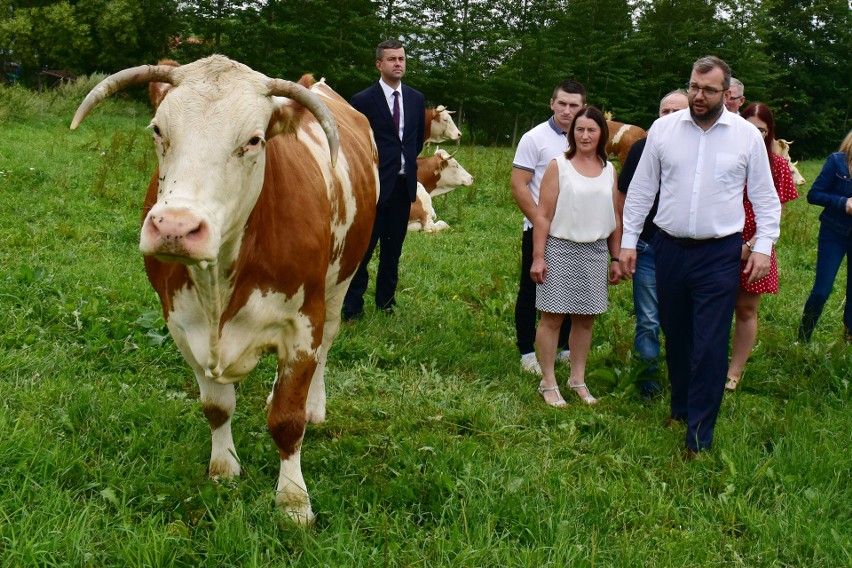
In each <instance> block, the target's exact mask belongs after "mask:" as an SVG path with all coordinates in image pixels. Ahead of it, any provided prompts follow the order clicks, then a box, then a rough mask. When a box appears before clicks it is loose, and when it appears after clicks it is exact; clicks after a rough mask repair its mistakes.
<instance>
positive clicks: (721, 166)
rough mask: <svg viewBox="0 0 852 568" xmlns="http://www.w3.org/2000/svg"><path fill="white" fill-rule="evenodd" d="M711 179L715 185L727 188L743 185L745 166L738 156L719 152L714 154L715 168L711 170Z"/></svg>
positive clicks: (741, 158)
mask: <svg viewBox="0 0 852 568" xmlns="http://www.w3.org/2000/svg"><path fill="white" fill-rule="evenodd" d="M713 179H714V180H715V181H716V183H719V184H722V185H725V186H729V185H733V184H738V185H745V179H746V164H745V160H744V159H743V157H742V156H740V155H739V154H729V153H726V152H719V153H718V154H716V166H715V168H714V169H713Z"/></svg>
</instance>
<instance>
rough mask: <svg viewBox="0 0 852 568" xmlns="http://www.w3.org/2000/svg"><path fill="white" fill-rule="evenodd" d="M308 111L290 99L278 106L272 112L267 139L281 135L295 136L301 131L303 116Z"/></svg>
mask: <svg viewBox="0 0 852 568" xmlns="http://www.w3.org/2000/svg"><path fill="white" fill-rule="evenodd" d="M306 111H307V109H306V108H305V107H303V106H302V105H300V104H298V103H297V102H295V101H293V100H289V99H288V100H286V102H284V103H282V104H277V105H276V106H275V109H274V110H273V111H272V116H270V117H269V124H268V125H267V127H266V139H267V140H269V139H270V138H272V137H273V136H277V135H279V134H295V133H296V131H297V130H299V124H300V123H301V120H302V115H303V114H304V113H305V112H306Z"/></svg>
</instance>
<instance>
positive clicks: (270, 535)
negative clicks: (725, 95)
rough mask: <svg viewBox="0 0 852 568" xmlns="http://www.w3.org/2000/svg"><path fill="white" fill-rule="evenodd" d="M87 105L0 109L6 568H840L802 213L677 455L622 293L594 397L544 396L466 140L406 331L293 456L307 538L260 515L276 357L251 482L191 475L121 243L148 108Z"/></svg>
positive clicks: (0, 455) (846, 475)
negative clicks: (717, 404) (731, 386)
mask: <svg viewBox="0 0 852 568" xmlns="http://www.w3.org/2000/svg"><path fill="white" fill-rule="evenodd" d="M84 91H85V89H81V90H80V91H79V92H74V93H70V94H66V93H59V94H56V93H49V94H45V95H41V96H33V95H32V94H30V93H26V92H23V91H19V90H17V89H11V90H10V89H4V90H0V122H1V123H2V124H0V127H2V133H3V134H2V136H0V172H2V173H0V198H2V201H0V203H2V204H3V207H2V208H0V385H1V386H2V389H3V391H2V392H3V396H2V397H0V559H2V562H0V564H2V565H4V566H199V565H201V566H282V565H288V564H290V565H296V566H316V565H323V566H379V565H381V566H412V565H415V566H418V565H419V566H625V567H627V566H630V567H633V566H716V565H727V566H824V567H836V566H849V565H850V564H852V515H851V514H850V507H849V505H850V503H852V491H850V484H849V479H850V463H852V461H851V460H850V459H849V453H848V448H849V447H850V442H852V440H850V437H852V418H850V416H852V414H850V411H849V403H850V393H849V376H850V374H849V369H850V368H852V348H850V347H849V346H848V345H847V344H846V343H845V342H843V340H842V326H841V324H840V312H841V310H842V300H843V298H842V290H843V289H844V282H845V276H844V272H843V271H841V275H840V276H839V277H838V281H837V283H836V288H837V290H838V291H837V292H836V293H835V296H834V297H832V299H831V300H830V301H829V304H828V306H827V308H826V312H825V314H824V316H823V320H822V321H821V322H820V326H819V327H818V329H817V332H816V334H815V336H814V342H813V343H812V344H810V345H807V346H803V345H795V344H794V341H795V327H796V325H797V323H798V318H799V315H800V313H801V312H800V311H801V306H802V304H803V302H804V300H805V298H806V296H807V294H808V292H809V289H810V285H811V283H812V278H813V270H814V262H815V250H816V234H817V230H818V221H817V215H818V213H819V211H818V210H817V209H816V208H813V207H811V206H808V205H807V203H806V202H805V199H804V198H802V199H800V200H797V201H795V202H792V203H791V204H789V206H788V208H787V213H786V217H785V219H784V222H783V228H782V232H783V235H782V238H781V241H780V242H779V245H778V256H779V263H780V272H781V293H780V294H779V295H778V296H776V297H772V296H770V297H766V298H765V299H764V301H763V305H762V307H761V317H760V320H761V328H760V331H759V342H758V345H757V347H756V349H755V353H754V356H753V357H752V361H751V362H750V364H749V366H748V368H747V372H746V375H745V378H744V380H743V383H742V385H741V387H740V390H738V391H737V392H736V394H734V395H726V397H725V401H724V403H723V407H722V412H721V416H720V420H719V424H718V426H717V430H716V439H715V444H714V449H713V451H712V452H711V453H710V454H709V456H708V457H707V458H705V459H702V460H698V461H694V462H685V461H684V460H683V458H682V449H683V435H684V433H683V430H682V429H678V428H674V429H665V428H663V427H662V424H663V421H664V419H665V418H666V416H667V415H668V405H667V401H666V399H665V397H663V398H661V399H658V400H656V401H654V402H652V403H650V404H642V403H640V402H639V401H638V399H637V397H636V395H635V389H634V387H633V384H632V383H633V380H634V378H635V376H636V373H637V370H638V369H637V368H636V366H635V365H634V364H633V362H632V358H631V348H632V333H633V322H632V319H631V317H632V316H631V299H630V287H629V284H621V285H619V286H617V287H615V288H613V289H612V290H611V307H610V310H609V311H608V312H607V313H606V314H605V315H603V316H602V317H600V318H599V320H598V321H597V323H596V326H595V335H594V345H593V349H592V354H591V360H590V362H589V380H588V382H589V385H590V388H591V390H592V392H593V393H594V394H595V395H596V396H598V397H600V398H601V403H600V404H599V405H597V406H596V407H594V408H589V407H586V406H585V405H583V404H581V403H580V402H579V401H578V400H575V399H571V398H570V397H569V399H568V400H569V405H568V407H567V408H565V409H561V410H560V409H553V408H550V407H547V406H546V405H544V404H543V403H542V401H541V399H540V398H539V396H538V394H537V392H536V390H535V387H536V383H537V380H536V379H535V378H534V377H532V376H530V375H526V374H523V373H522V372H521V371H520V368H519V364H518V354H517V353H516V349H515V347H514V326H513V317H514V316H513V308H514V295H515V292H516V286H517V282H516V281H517V277H518V274H517V273H518V267H519V263H520V253H519V240H520V224H521V214H520V213H519V211H518V210H517V208H516V207H515V205H514V203H513V200H512V197H511V194H510V191H509V187H508V179H509V174H510V164H511V158H512V152H511V151H509V150H507V149H500V148H480V147H475V148H474V147H462V148H461V150H460V151H459V154H458V158H459V160H460V161H461V162H462V164H464V165H465V166H466V167H467V169H468V170H470V171H471V172H472V173H473V175H474V176H475V177H476V181H475V183H474V185H473V186H472V187H470V188H460V189H458V190H456V191H454V192H452V193H450V194H448V195H446V196H442V197H439V198H437V199H436V200H435V208H436V210H437V211H438V215H439V217H440V218H442V219H444V220H445V221H447V222H448V223H449V224H450V225H451V229H450V230H448V231H445V232H443V233H440V234H436V235H426V234H411V235H409V238H408V239H407V241H406V245H405V249H404V252H403V258H402V274H401V282H400V292H399V297H398V300H399V303H400V305H399V309H398V310H397V314H396V315H395V316H394V317H391V318H388V317H386V316H385V315H383V314H377V313H374V312H372V310H371V309H370V307H371V303H370V302H369V300H368V312H367V315H366V317H365V318H364V319H363V320H361V321H360V322H358V323H357V324H355V325H347V326H344V328H343V330H342V332H341V333H340V335H339V337H338V340H337V342H336V343H335V345H334V347H333V348H332V352H331V354H330V358H329V359H330V362H329V367H328V371H327V383H328V385H329V413H328V421H327V422H326V423H325V424H323V425H319V426H310V427H309V428H308V431H307V434H306V437H305V443H304V449H303V452H302V462H303V470H304V474H305V478H306V480H307V483H308V489H309V491H310V494H311V497H312V500H313V505H314V509H315V510H316V511H317V513H318V518H317V522H316V525H315V526H314V527H311V528H308V529H302V528H298V527H294V526H292V525H290V524H289V523H288V522H287V521H286V519H285V518H284V516H283V515H281V514H279V513H278V511H276V510H275V508H274V506H273V504H272V503H273V492H274V486H275V481H276V476H277V471H278V464H277V459H276V456H277V454H276V451H275V449H274V446H273V443H272V441H271V440H270V438H269V436H268V434H267V433H266V425H265V416H264V411H263V406H264V402H265V397H266V395H267V393H268V390H269V388H270V386H271V379H272V377H273V375H274V361H272V360H271V359H264V360H262V362H261V364H260V365H259V367H258V369H257V370H256V371H255V372H254V373H253V374H252V375H251V376H250V377H249V378H248V379H247V380H246V381H245V382H244V383H243V384H241V385H239V386H238V406H237V412H236V416H235V419H234V433H235V439H236V446H237V450H238V452H239V453H240V457H241V460H242V466H243V472H244V473H243V475H242V476H241V477H240V478H239V479H237V480H234V481H229V482H225V483H214V482H212V481H210V480H208V479H207V478H206V466H207V460H208V458H209V443H210V442H209V428H208V426H207V422H206V420H205V419H204V417H203V415H202V413H201V411H200V407H199V404H198V392H197V387H196V385H195V382H194V379H193V377H192V374H191V372H190V370H189V368H188V367H187V365H186V364H185V363H184V362H183V361H182V359H181V357H180V355H179V354H178V353H177V350H176V349H175V346H174V344H173V343H172V342H171V339H170V338H168V336H167V333H166V331H165V329H164V324H163V321H162V317H161V315H160V313H159V309H160V308H159V304H158V302H157V300H156V296H155V294H154V292H153V291H152V290H151V289H150V287H149V285H148V283H147V280H146V278H145V275H144V270H143V266H142V259H141V257H140V255H139V253H138V248H137V247H138V231H139V224H140V208H141V202H142V198H143V193H144V189H145V187H146V184H147V181H148V178H149V176H150V174H151V171H152V170H153V167H154V164H155V158H154V155H153V152H152V150H151V145H150V141H149V137H150V135H149V133H148V132H147V131H145V129H144V127H145V125H146V124H147V121H148V110H147V109H145V108H144V107H143V106H140V105H135V104H132V103H129V102H126V101H124V102H123V101H120V100H115V101H110V102H109V103H108V104H107V106H106V107H103V108H101V107H99V108H98V110H97V111H96V112H95V113H94V114H93V116H91V117H90V118H88V119H87V121H86V122H85V123H84V124H83V126H82V127H81V128H80V129H79V130H78V131H76V132H74V133H71V132H70V131H69V130H68V124H69V123H70V119H71V115H72V114H73V111H74V108H75V107H76V104H77V103H78V102H79V101H80V100H81V99H82V96H83V94H84ZM794 154H795V152H794ZM820 166H821V164H820V163H819V162H808V163H803V164H800V169H801V170H802V173H803V175H804V176H805V177H806V178H807V179H808V180H813V179H814V178H815V177H816V174H817V173H818V171H819V168H820ZM558 373H559V375H560V381H562V382H564V381H565V380H567V369H565V368H560V369H559V370H558ZM566 394H570V393H566Z"/></svg>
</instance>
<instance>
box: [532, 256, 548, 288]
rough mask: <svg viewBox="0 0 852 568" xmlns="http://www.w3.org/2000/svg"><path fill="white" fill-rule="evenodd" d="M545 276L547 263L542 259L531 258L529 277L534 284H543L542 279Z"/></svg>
mask: <svg viewBox="0 0 852 568" xmlns="http://www.w3.org/2000/svg"><path fill="white" fill-rule="evenodd" d="M546 276H547V264H545V262H544V259H543V258H540V259H533V262H532V267H531V268H530V278H531V279H532V281H533V282H535V283H536V284H544V279H545V277H546Z"/></svg>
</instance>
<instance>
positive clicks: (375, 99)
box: [350, 81, 426, 203]
mask: <svg viewBox="0 0 852 568" xmlns="http://www.w3.org/2000/svg"><path fill="white" fill-rule="evenodd" d="M350 104H351V105H352V106H353V107H354V108H355V110H357V111H359V112H360V113H362V114H363V115H364V116H366V117H367V119H368V120H369V121H370V126H371V127H372V128H373V137H374V138H375V139H376V148H377V149H378V151H379V185H380V186H381V189H380V193H379V203H381V202H383V201H385V200H387V198H388V197H390V194H391V192H392V191H393V188H394V187H395V186H396V181H397V176H398V175H399V168H400V164H401V163H402V161H401V159H400V156H401V155H404V156H405V177H406V186H407V189H408V197H409V198H410V199H411V201H414V199H415V198H416V196H417V155H418V154H420V151H421V150H422V149H423V132H424V129H425V127H426V124H425V113H426V99H425V98H424V97H423V94H422V93H420V92H419V91H416V90H414V89H412V88H411V87H407V86H406V85H405V84H403V85H402V106H403V111H404V113H405V124H404V125H403V132H402V140H400V139H399V135H398V134H397V132H396V131H395V130H394V127H393V116H391V111H390V109H389V108H388V103H387V99H385V93H384V91H382V87H381V85H379V82H378V81H376V82H375V83H374V84H373V85H372V86H370V87H368V88H367V89H364V90H363V91H361V92H360V93H357V94H356V95H354V96H353V97H352V100H351V101H350Z"/></svg>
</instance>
